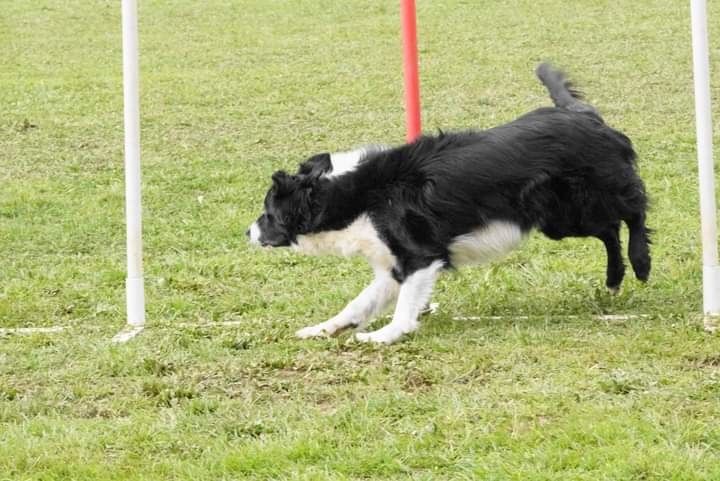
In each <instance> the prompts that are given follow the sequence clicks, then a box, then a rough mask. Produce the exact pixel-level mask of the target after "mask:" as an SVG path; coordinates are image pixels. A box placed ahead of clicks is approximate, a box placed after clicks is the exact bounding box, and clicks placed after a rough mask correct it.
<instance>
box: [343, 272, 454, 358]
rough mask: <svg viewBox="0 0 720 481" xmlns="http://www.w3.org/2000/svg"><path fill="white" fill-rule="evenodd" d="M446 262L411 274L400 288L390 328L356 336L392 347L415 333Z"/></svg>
mask: <svg viewBox="0 0 720 481" xmlns="http://www.w3.org/2000/svg"><path fill="white" fill-rule="evenodd" d="M444 265H445V263H444V262H443V261H440V260H438V261H434V262H433V263H432V264H430V265H429V266H427V267H425V268H423V269H419V270H417V271H415V272H413V273H412V274H410V275H409V276H408V277H407V278H406V279H405V280H404V281H403V283H402V284H401V285H400V294H399V295H398V301H397V305H396V306H395V312H394V313H393V318H392V321H391V322H390V324H388V325H387V326H385V327H382V328H380V329H378V330H377V331H373V332H359V333H357V334H355V337H356V338H357V340H359V341H362V342H375V343H380V344H392V343H393V342H395V341H397V340H398V339H400V338H401V337H402V336H403V335H404V334H409V333H411V332H413V331H415V330H416V329H417V328H418V326H419V324H418V316H419V315H420V311H422V309H423V308H424V307H425V306H426V305H427V303H428V301H429V300H430V296H431V294H432V290H433V286H434V285H435V280H436V279H437V277H438V275H439V273H440V271H441V270H442V268H443V267H444Z"/></svg>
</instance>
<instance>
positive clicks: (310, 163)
mask: <svg viewBox="0 0 720 481" xmlns="http://www.w3.org/2000/svg"><path fill="white" fill-rule="evenodd" d="M330 169H332V162H331V161H330V154H329V153H327V152H324V153H322V154H316V155H313V156H312V157H310V158H308V159H307V160H306V161H305V162H303V163H302V164H300V168H299V169H298V174H300V175H311V176H314V177H320V176H321V175H322V174H324V173H325V172H328V171H329V170H330Z"/></svg>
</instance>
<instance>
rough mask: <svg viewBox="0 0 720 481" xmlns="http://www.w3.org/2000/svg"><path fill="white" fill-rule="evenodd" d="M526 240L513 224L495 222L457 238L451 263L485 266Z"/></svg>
mask: <svg viewBox="0 0 720 481" xmlns="http://www.w3.org/2000/svg"><path fill="white" fill-rule="evenodd" d="M524 238H525V234H524V233H523V231H522V229H520V227H519V226H518V225H517V224H515V223H513V222H505V221H493V222H490V223H489V224H488V225H486V226H485V227H483V228H481V229H478V230H476V231H473V232H470V233H468V234H463V235H461V236H458V237H456V238H455V239H454V240H453V242H452V244H450V248H449V250H450V261H451V262H452V263H453V265H455V266H458V267H459V266H463V265H468V264H484V263H487V262H489V261H491V260H493V259H497V258H499V257H502V256H504V255H505V254H507V253H508V252H510V251H511V250H513V249H514V248H516V247H517V246H518V245H519V244H520V242H522V240H523V239H524Z"/></svg>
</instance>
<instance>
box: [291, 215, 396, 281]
mask: <svg viewBox="0 0 720 481" xmlns="http://www.w3.org/2000/svg"><path fill="white" fill-rule="evenodd" d="M293 248H294V249H295V250H297V251H298V252H302V253H305V254H312V255H316V254H337V255H341V256H346V257H349V256H354V255H362V256H364V257H365V258H366V259H367V260H368V261H369V262H370V265H371V266H372V267H373V269H374V270H375V271H376V272H377V271H386V272H389V271H390V270H391V269H392V268H393V266H395V256H394V255H393V254H392V252H390V249H389V248H388V246H387V245H385V243H384V242H383V241H382V240H381V239H380V236H379V235H378V232H377V230H376V229H375V226H373V224H372V222H371V221H370V218H369V217H368V216H367V215H365V214H363V215H361V216H360V217H358V218H357V219H355V220H354V221H353V223H352V224H350V225H349V226H347V227H346V228H344V229H340V230H331V231H325V232H318V233H315V234H306V235H299V236H297V241H296V242H295V243H294V244H293Z"/></svg>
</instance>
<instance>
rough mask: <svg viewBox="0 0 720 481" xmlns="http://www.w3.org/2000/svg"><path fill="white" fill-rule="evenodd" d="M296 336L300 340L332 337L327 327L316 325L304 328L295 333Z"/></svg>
mask: <svg viewBox="0 0 720 481" xmlns="http://www.w3.org/2000/svg"><path fill="white" fill-rule="evenodd" d="M295 335H296V336H297V337H299V338H300V339H310V338H311V337H328V336H330V335H332V333H331V332H329V331H328V329H327V326H325V325H323V324H316V325H314V326H308V327H303V328H302V329H300V330H299V331H297V332H295Z"/></svg>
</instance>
